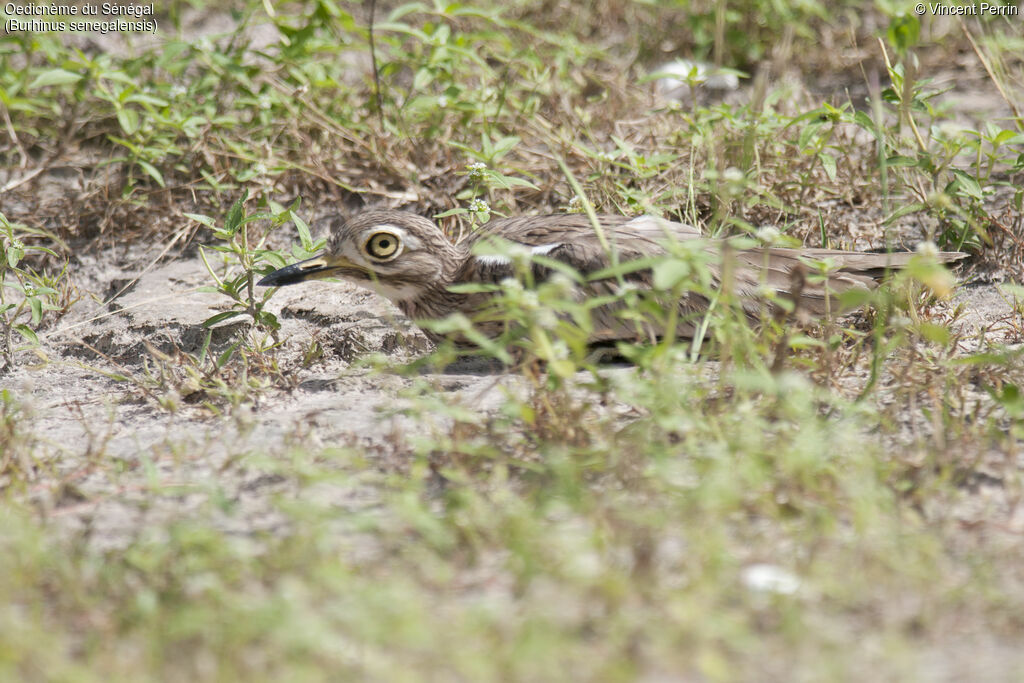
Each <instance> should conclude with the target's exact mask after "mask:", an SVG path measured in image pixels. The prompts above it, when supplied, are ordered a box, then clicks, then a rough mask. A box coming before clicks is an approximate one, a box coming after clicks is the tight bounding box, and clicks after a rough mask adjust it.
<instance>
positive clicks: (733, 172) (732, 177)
mask: <svg viewBox="0 0 1024 683" xmlns="http://www.w3.org/2000/svg"><path fill="white" fill-rule="evenodd" d="M743 178H744V175H743V171H741V170H740V169H738V168H736V167H735V166H730V167H729V168H727V169H725V171H723V172H722V179H723V180H725V181H726V182H729V183H741V182H743Z"/></svg>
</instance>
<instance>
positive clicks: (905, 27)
mask: <svg viewBox="0 0 1024 683" xmlns="http://www.w3.org/2000/svg"><path fill="white" fill-rule="evenodd" d="M885 33H886V37H888V38H889V42H890V43H892V45H893V47H895V48H896V51H897V52H899V53H900V54H905V53H906V52H907V50H909V49H910V48H912V47H914V46H915V45H917V39H918V37H919V36H920V35H921V21H920V19H918V18H917V17H916V16H914V15H913V14H901V15H899V16H897V17H893V18H892V19H890V20H889V28H888V29H887V30H886V32H885Z"/></svg>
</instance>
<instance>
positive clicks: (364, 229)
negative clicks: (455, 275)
mask: <svg viewBox="0 0 1024 683" xmlns="http://www.w3.org/2000/svg"><path fill="white" fill-rule="evenodd" d="M457 253H458V252H457V250H456V248H455V247H454V246H453V245H452V244H451V242H449V241H448V238H446V237H445V236H444V233H442V232H441V230H440V229H439V228H438V227H437V226H436V225H434V223H433V222H432V221H430V220H428V219H426V218H423V217H422V216H417V215H416V214H412V213H406V212H404V211H367V212H366V213H362V214H359V215H357V216H353V217H352V218H350V219H348V220H341V219H337V220H335V222H334V223H333V224H332V225H331V234H330V237H329V239H328V242H327V249H326V250H325V251H324V253H322V254H320V255H319V256H316V257H314V258H311V259H308V260H306V261H300V262H299V263H294V264H292V265H290V266H287V267H285V268H281V269H280V270H275V271H274V272H273V273H270V274H269V275H267V276H266V277H264V278H263V279H262V280H260V281H259V284H260V285H261V286H264V287H281V286H284V285H292V284H296V283H299V282H304V281H306V280H319V279H322V278H328V277H339V278H345V279H347V280H351V281H353V282H355V283H357V284H361V285H364V286H366V287H368V288H370V289H374V290H376V291H377V292H379V293H380V294H383V295H384V296H386V297H387V298H389V299H391V300H392V301H396V302H397V301H403V300H407V299H415V298H417V297H418V296H420V295H421V294H422V292H423V290H424V289H425V288H428V287H436V286H437V285H439V284H443V280H444V278H445V276H446V273H447V272H448V271H449V270H450V267H451V264H453V263H454V262H455V261H457Z"/></svg>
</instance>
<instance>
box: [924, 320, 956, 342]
mask: <svg viewBox="0 0 1024 683" xmlns="http://www.w3.org/2000/svg"><path fill="white" fill-rule="evenodd" d="M917 333H918V334H920V335H921V336H922V337H924V338H925V339H927V340H928V341H930V342H933V343H935V344H939V345H941V346H948V345H949V342H950V340H951V339H952V335H951V334H950V332H949V328H947V327H945V326H943V325H936V324H935V323H921V324H919V325H918V326H917Z"/></svg>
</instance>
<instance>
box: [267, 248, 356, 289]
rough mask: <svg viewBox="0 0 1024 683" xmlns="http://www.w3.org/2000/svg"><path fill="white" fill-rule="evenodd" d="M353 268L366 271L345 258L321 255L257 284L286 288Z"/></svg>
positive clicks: (269, 276)
mask: <svg viewBox="0 0 1024 683" xmlns="http://www.w3.org/2000/svg"><path fill="white" fill-rule="evenodd" d="M353 268H354V269H356V270H365V269H364V268H363V267H361V266H359V265H358V264H355V263H352V262H351V261H349V260H348V259H347V258H345V257H343V256H331V255H329V254H321V255H320V256H314V257H313V258H311V259H306V260H305V261H299V262H298V263H293V264H292V265H290V266H285V267H284V268H279V269H278V270H275V271H274V272H273V273H270V274H269V275H266V276H265V277H264V278H263V279H262V280H260V281H259V282H257V283H256V284H257V285H259V286H260V287H284V286H285V285H294V284H297V283H299V282H305V281H306V280H321V279H323V278H325V277H333V276H334V275H336V274H337V273H336V271H338V270H341V269H353Z"/></svg>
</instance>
